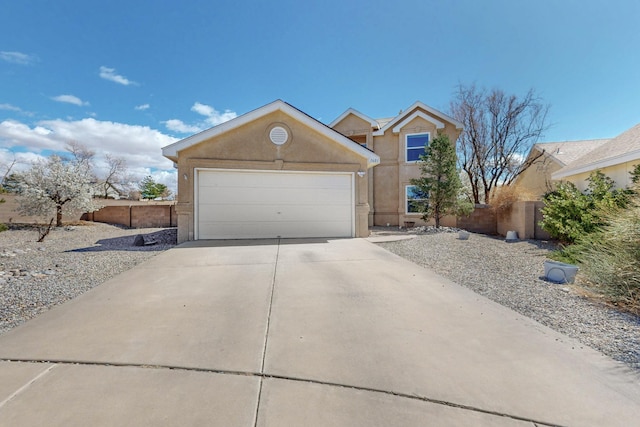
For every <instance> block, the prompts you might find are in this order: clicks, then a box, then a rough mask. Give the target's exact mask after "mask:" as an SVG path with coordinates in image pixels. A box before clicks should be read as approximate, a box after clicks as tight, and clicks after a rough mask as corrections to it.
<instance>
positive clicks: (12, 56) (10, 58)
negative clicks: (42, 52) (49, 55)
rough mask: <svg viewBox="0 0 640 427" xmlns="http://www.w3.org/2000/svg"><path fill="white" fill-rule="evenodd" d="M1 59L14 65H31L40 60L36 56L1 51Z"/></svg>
mask: <svg viewBox="0 0 640 427" xmlns="http://www.w3.org/2000/svg"><path fill="white" fill-rule="evenodd" d="M0 59H2V60H3V61H6V62H10V63H12V64H19V65H30V64H33V63H34V62H36V61H37V59H38V58H37V57H36V56H34V55H27V54H26V53H22V52H6V51H0Z"/></svg>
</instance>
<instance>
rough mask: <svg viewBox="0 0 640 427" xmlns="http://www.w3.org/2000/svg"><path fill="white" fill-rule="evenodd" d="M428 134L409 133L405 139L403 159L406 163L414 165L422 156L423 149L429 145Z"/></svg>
mask: <svg viewBox="0 0 640 427" xmlns="http://www.w3.org/2000/svg"><path fill="white" fill-rule="evenodd" d="M429 136H430V135H429V133H428V132H427V133H411V134H408V135H407V136H406V139H405V159H406V162H407V163H415V162H417V161H418V160H420V156H422V155H423V154H424V147H425V146H426V145H427V144H429Z"/></svg>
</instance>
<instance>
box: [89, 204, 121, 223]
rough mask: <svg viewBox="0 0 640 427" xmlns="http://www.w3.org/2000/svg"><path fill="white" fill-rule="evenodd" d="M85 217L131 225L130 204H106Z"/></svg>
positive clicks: (91, 219)
mask: <svg viewBox="0 0 640 427" xmlns="http://www.w3.org/2000/svg"><path fill="white" fill-rule="evenodd" d="M83 219H86V220H87V221H95V222H104V223H107V224H119V225H124V226H125V227H131V212H130V207H129V206H105V207H103V208H100V209H99V210H97V211H95V212H91V213H90V214H88V215H87V216H86V218H83Z"/></svg>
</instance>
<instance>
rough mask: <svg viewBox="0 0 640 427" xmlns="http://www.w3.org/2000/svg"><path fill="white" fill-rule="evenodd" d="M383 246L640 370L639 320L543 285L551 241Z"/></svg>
mask: <svg viewBox="0 0 640 427" xmlns="http://www.w3.org/2000/svg"><path fill="white" fill-rule="evenodd" d="M378 233H381V232H380V231H378ZM381 234H384V232H382V233H381ZM379 245H380V246H382V247H383V248H385V249H387V250H389V251H391V252H393V253H395V254H397V255H399V256H401V257H403V258H406V259H408V260H410V261H413V262H415V263H416V264H419V265H421V266H423V267H426V268H430V269H432V270H434V271H436V272H437V273H439V274H441V275H442V276H444V277H446V278H448V279H450V280H452V281H453V282H456V283H458V284H460V285H463V286H466V287H468V288H470V289H472V290H474V291H475V292H477V293H479V294H481V295H484V296H486V297H487V298H489V299H491V300H493V301H495V302H498V303H500V304H502V305H504V306H506V307H509V308H511V309H513V310H515V311H517V312H518V313H520V314H522V315H524V316H527V317H530V318H532V319H535V320H537V321H538V322H540V323H542V324H544V325H546V326H548V327H550V328H552V329H555V330H556V331H559V332H561V333H563V334H565V335H568V336H570V337H573V338H575V339H577V340H578V341H580V342H581V343H583V344H585V345H587V346H590V347H591V348H594V349H596V350H599V351H601V352H602V353H604V354H606V355H608V356H610V357H612V358H613V359H615V360H618V361H621V362H624V363H626V364H627V365H628V366H630V367H632V368H634V369H636V370H640V318H639V317H637V316H634V315H631V314H627V313H621V312H619V311H617V310H614V309H611V308H608V307H606V306H604V305H602V304H600V303H597V302H592V301H590V300H588V299H586V298H584V297H582V296H580V295H579V293H577V292H576V289H575V288H574V287H572V286H567V285H557V284H553V283H549V282H546V281H544V280H543V278H542V276H544V268H543V262H544V260H545V259H546V255H547V253H548V252H549V251H550V250H552V249H553V245H551V244H549V243H547V242H541V241H535V240H531V241H518V242H509V243H507V242H505V240H504V238H493V237H489V236H484V235H480V234H473V233H472V234H471V237H470V238H469V240H459V239H458V234H457V233H451V232H449V233H433V232H432V233H428V232H427V233H425V234H420V235H418V236H416V237H415V238H413V239H408V240H400V241H396V242H388V243H379Z"/></svg>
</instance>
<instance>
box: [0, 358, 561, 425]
mask: <svg viewBox="0 0 640 427" xmlns="http://www.w3.org/2000/svg"><path fill="white" fill-rule="evenodd" d="M0 362H14V363H42V364H53V365H54V366H55V365H76V366H102V367H120V368H123V367H124V368H139V369H157V370H171V371H189V372H201V373H209V374H219V375H235V376H242V377H254V378H258V379H259V380H260V389H259V390H260V391H259V392H258V407H257V409H259V403H260V392H261V391H262V383H263V380H264V379H275V380H283V381H294V382H298V383H307V384H316V385H321V386H327V387H336V388H343V389H350V390H357V391H364V392H369V393H376V394H383V395H387V396H394V397H400V398H403V399H410V400H417V401H421V402H426V403H431V404H435V405H441V406H448V407H450V408H457V409H462V410H466V411H472V412H478V413H482V414H487V415H493V416H496V417H504V418H510V419H513V420H516V421H524V422H529V423H532V424H533V425H534V426H541V427H542V426H544V427H563V426H562V425H561V424H556V423H552V422H548V421H540V420H534V419H531V418H528V417H521V416H518V415H513V414H508V413H504V412H498V411H492V410H489V409H483V408H478V407H475V406H471V405H466V404H462V403H456V402H449V401H446V400H441V399H434V398H431V397H426V396H420V395H417V394H409V393H402V392H398V391H393V390H384V389H378V388H373V387H366V386H357V385H352V384H341V383H335V382H329V381H321V380H314V379H308V378H299V377H292V376H287V375H275V374H266V373H263V372H251V371H232V370H224V369H211V368H196V367H185V366H176V365H152V364H136V363H118V362H112V363H101V362H86V361H72V360H38V359H2V358H0ZM54 366H51V367H50V368H49V369H47V370H46V371H45V372H43V373H41V374H40V375H38V376H37V377H36V378H34V379H33V380H31V381H30V382H29V383H28V384H27V385H26V386H28V385H31V384H33V382H35V381H36V380H37V379H39V378H40V377H41V376H43V375H44V374H45V373H48V372H49V371H50V370H51V369H52V368H53V367H54ZM26 386H25V387H26ZM23 388H24V387H23ZM21 390H22V389H21ZM17 393H18V392H16V393H14V395H15V394H17ZM6 400H9V399H6ZM2 404H4V402H0V407H1V406H2ZM257 414H258V411H257V410H256V422H257Z"/></svg>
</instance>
